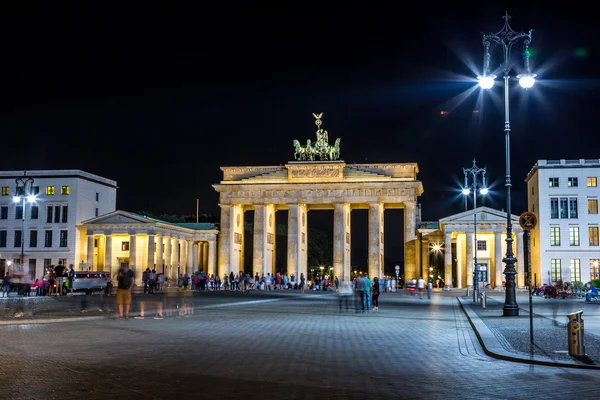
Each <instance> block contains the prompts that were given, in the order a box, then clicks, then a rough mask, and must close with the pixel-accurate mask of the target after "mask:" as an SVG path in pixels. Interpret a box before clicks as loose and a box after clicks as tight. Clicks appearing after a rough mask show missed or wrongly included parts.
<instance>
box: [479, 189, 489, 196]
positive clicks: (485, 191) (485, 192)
mask: <svg viewBox="0 0 600 400" xmlns="http://www.w3.org/2000/svg"><path fill="white" fill-rule="evenodd" d="M479 193H481V194H483V195H486V194H488V190H487V188H483V189H481V190H480V191H479Z"/></svg>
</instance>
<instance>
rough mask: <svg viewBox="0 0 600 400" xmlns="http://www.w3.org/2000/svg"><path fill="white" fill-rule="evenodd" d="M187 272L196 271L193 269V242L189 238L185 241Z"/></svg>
mask: <svg viewBox="0 0 600 400" xmlns="http://www.w3.org/2000/svg"><path fill="white" fill-rule="evenodd" d="M186 247H187V273H188V274H193V273H194V272H196V270H195V269H194V242H193V241H191V240H188V241H187V246H186Z"/></svg>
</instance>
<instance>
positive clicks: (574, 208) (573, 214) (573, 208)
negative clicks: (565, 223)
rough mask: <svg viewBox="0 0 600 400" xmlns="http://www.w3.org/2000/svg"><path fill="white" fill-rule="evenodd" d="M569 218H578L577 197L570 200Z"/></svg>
mask: <svg viewBox="0 0 600 400" xmlns="http://www.w3.org/2000/svg"><path fill="white" fill-rule="evenodd" d="M569 218H577V197H571V198H570V199H569Z"/></svg>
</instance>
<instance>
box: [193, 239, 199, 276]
mask: <svg viewBox="0 0 600 400" xmlns="http://www.w3.org/2000/svg"><path fill="white" fill-rule="evenodd" d="M192 249H193V250H192V251H193V252H192V272H198V270H199V268H198V243H197V242H196V243H194V245H193V246H192Z"/></svg>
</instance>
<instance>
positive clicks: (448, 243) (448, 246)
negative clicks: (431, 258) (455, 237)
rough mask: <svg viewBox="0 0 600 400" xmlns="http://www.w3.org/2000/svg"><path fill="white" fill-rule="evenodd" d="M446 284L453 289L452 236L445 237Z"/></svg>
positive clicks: (448, 234) (446, 235)
mask: <svg viewBox="0 0 600 400" xmlns="http://www.w3.org/2000/svg"><path fill="white" fill-rule="evenodd" d="M444 282H445V284H446V286H448V287H452V234H451V233H446V234H445V235H444Z"/></svg>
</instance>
